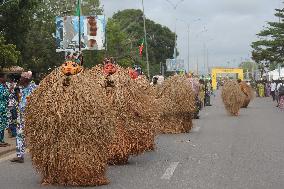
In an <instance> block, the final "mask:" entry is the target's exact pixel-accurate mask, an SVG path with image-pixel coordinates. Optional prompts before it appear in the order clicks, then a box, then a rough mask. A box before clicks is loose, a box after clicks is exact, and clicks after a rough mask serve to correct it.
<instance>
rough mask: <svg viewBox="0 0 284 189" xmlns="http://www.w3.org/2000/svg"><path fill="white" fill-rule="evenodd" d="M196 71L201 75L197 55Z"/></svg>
mask: <svg viewBox="0 0 284 189" xmlns="http://www.w3.org/2000/svg"><path fill="white" fill-rule="evenodd" d="M196 73H197V75H199V67H198V56H197V57H196Z"/></svg>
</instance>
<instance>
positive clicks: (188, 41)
mask: <svg viewBox="0 0 284 189" xmlns="http://www.w3.org/2000/svg"><path fill="white" fill-rule="evenodd" d="M189 28H190V26H189V24H188V25H187V68H188V73H189V43H190V39H189V37H190V35H189V32H190V31H189Z"/></svg>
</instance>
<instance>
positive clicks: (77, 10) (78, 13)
mask: <svg viewBox="0 0 284 189" xmlns="http://www.w3.org/2000/svg"><path fill="white" fill-rule="evenodd" d="M76 16H81V2H80V0H78V1H77V6H76Z"/></svg>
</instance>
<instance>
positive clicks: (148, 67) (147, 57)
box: [142, 0, 150, 80]
mask: <svg viewBox="0 0 284 189" xmlns="http://www.w3.org/2000/svg"><path fill="white" fill-rule="evenodd" d="M142 7H143V21H144V37H145V48H146V62H147V70H148V78H149V80H150V65H149V56H148V44H147V31H146V18H145V10H144V0H142Z"/></svg>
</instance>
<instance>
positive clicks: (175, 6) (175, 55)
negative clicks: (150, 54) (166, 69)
mask: <svg viewBox="0 0 284 189" xmlns="http://www.w3.org/2000/svg"><path fill="white" fill-rule="evenodd" d="M166 1H167V2H168V3H170V4H171V5H172V6H173V9H174V11H175V45H174V60H175V64H176V60H177V17H176V10H177V7H178V5H179V4H180V3H182V2H183V1H184V0H180V1H179V2H177V3H176V4H174V3H173V2H171V1H170V0H166Z"/></svg>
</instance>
